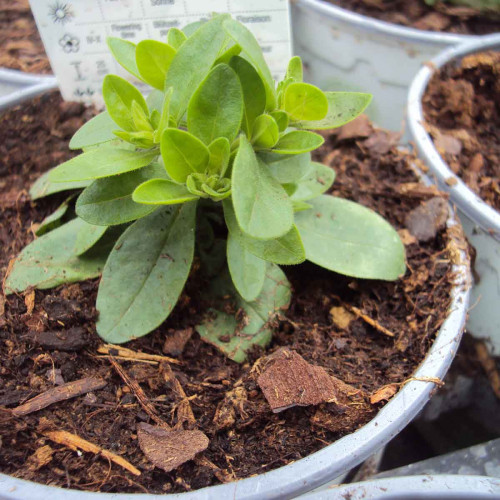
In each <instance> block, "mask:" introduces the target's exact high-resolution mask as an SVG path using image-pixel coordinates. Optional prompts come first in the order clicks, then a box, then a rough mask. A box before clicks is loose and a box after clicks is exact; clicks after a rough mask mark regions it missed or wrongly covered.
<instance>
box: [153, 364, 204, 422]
mask: <svg viewBox="0 0 500 500" xmlns="http://www.w3.org/2000/svg"><path fill="white" fill-rule="evenodd" d="M160 371H161V373H162V375H163V379H164V380H165V382H166V383H167V386H168V387H169V388H170V390H171V391H172V392H173V393H174V395H175V398H176V399H177V401H178V403H177V426H182V424H183V423H184V422H187V423H188V424H190V425H193V424H195V423H196V419H195V418H194V413H193V410H192V408H191V403H190V402H189V399H188V397H187V395H186V393H185V391H184V389H183V387H182V385H181V383H180V382H179V380H178V379H177V377H176V376H175V374H174V372H173V371H172V368H170V365H168V364H167V363H162V364H161V365H160Z"/></svg>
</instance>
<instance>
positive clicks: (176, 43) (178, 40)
mask: <svg viewBox="0 0 500 500" xmlns="http://www.w3.org/2000/svg"><path fill="white" fill-rule="evenodd" d="M186 40H187V36H186V35H185V34H184V33H183V32H182V31H181V30H180V29H177V28H170V29H169V30H168V33H167V43H168V44H169V45H170V46H171V47H173V48H174V49H175V50H179V49H180V47H181V45H182V44H183V43H184V42H185V41H186Z"/></svg>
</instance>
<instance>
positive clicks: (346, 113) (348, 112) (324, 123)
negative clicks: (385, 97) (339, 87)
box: [297, 92, 372, 130]
mask: <svg viewBox="0 0 500 500" xmlns="http://www.w3.org/2000/svg"><path fill="white" fill-rule="evenodd" d="M325 95H326V98H327V99H328V113H327V115H326V116H325V117H324V118H323V119H322V120H319V121H300V122H298V123H297V125H298V126H299V127H301V128H306V129H312V130H326V129H330V128H337V127H341V126H342V125H345V124H346V123H348V122H350V121H352V120H354V118H356V117H357V116H358V115H360V114H361V113H362V112H363V111H364V110H365V109H366V108H367V106H368V104H370V102H371V100H372V96H371V94H363V93H361V92H325Z"/></svg>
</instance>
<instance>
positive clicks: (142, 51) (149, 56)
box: [135, 40, 176, 90]
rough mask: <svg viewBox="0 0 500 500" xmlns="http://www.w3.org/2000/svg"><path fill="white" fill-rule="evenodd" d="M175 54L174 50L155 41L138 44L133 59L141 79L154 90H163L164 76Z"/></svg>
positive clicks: (144, 41)
mask: <svg viewBox="0 0 500 500" xmlns="http://www.w3.org/2000/svg"><path fill="white" fill-rule="evenodd" d="M175 53H176V51H175V49H174V48H173V47H171V46H170V45H167V44H166V43H162V42H158V41H156V40H143V41H142V42H139V43H138V44H137V49H136V51H135V58H136V62H137V68H138V69H139V72H140V74H141V76H142V78H143V79H144V80H145V81H146V82H147V83H149V85H151V86H152V87H154V88H155V89H158V90H163V87H164V85H165V76H166V74H167V71H168V68H169V67H170V64H171V63H172V60H173V59H174V56H175Z"/></svg>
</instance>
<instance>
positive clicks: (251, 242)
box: [223, 200, 306, 265]
mask: <svg viewBox="0 0 500 500" xmlns="http://www.w3.org/2000/svg"><path fill="white" fill-rule="evenodd" d="M223 205H224V218H225V220H226V225H227V227H228V229H229V232H230V233H231V234H232V235H233V236H234V237H237V238H238V239H240V240H241V245H242V246H244V247H245V248H246V249H247V250H248V251H249V252H250V253H252V254H254V255H255V256H256V257H259V258H260V259H262V260H266V261H268V262H274V263H275V264H281V265H292V264H300V263H301V262H304V260H306V252H305V250H304V246H303V245H302V241H301V239H300V234H299V231H298V229H297V228H296V227H295V225H294V226H292V229H290V231H289V232H288V233H286V234H285V235H284V236H281V237H280V238H276V239H274V240H257V239H255V238H250V237H249V236H247V235H245V234H244V233H242V232H241V229H240V228H239V226H238V223H237V221H236V216H235V214H234V209H233V206H232V204H231V201H230V200H225V201H224V202H223Z"/></svg>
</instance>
